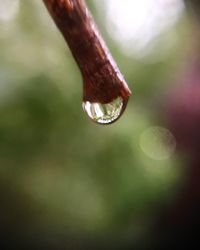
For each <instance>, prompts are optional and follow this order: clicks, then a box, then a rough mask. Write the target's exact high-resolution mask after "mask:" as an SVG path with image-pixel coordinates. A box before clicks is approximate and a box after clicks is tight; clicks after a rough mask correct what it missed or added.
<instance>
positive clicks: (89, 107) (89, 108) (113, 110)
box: [83, 97, 128, 124]
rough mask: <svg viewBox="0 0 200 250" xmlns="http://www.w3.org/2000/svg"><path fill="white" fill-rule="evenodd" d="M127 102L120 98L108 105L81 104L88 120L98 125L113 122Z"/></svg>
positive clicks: (87, 102)
mask: <svg viewBox="0 0 200 250" xmlns="http://www.w3.org/2000/svg"><path fill="white" fill-rule="evenodd" d="M127 101H128V99H127V100H123V99H122V98H121V97H118V98H116V99H115V100H113V101H112V102H110V103H105V104H102V103H97V102H94V103H92V102H89V101H86V102H83V109H84V111H85V112H86V113H87V115H88V116H89V118H90V119H92V120H93V121H94V122H96V123H99V124H110V123H113V122H115V121H116V120H117V119H118V118H119V117H120V116H121V115H122V113H123V111H124V110H125V108H126V104H127Z"/></svg>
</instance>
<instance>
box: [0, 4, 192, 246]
mask: <svg viewBox="0 0 200 250" xmlns="http://www.w3.org/2000/svg"><path fill="white" fill-rule="evenodd" d="M108 2H109V1H107V3H106V1H97V0H96V1H92V0H90V1H89V0H88V1H87V4H88V6H89V7H90V10H91V12H92V13H93V15H94V18H95V20H96V22H97V23H98V26H99V28H100V30H101V33H102V34H103V36H104V38H105V40H106V42H107V44H108V46H109V48H110V50H111V52H112V54H113V57H114V58H115V59H116V61H117V63H118V64H119V67H120V69H121V71H122V73H123V74H124V76H125V78H126V80H127V82H128V83H129V86H130V88H131V90H132V93H133V95H132V97H131V98H130V101H129V104H128V107H127V110H126V112H125V113H124V115H123V116H122V117H121V118H120V119H119V121H117V122H116V123H115V124H112V125H110V126H100V125H96V124H94V123H92V122H91V121H90V120H89V119H88V118H87V116H86V115H85V114H84V112H83V110H82V107H81V106H82V79H81V75H80V72H79V70H78V67H77V65H76V64H75V62H74V60H73V57H72V55H71V53H70V51H69V49H68V47H67V46H66V44H65V42H64V39H63V38H62V36H61V34H60V33H59V31H58V30H57V28H56V27H55V25H54V23H53V21H52V19H51V18H50V16H49V14H48V13H47V10H46V9H45V7H44V4H43V2H42V1H30V0H28V1H22V0H21V1H14V0H12V1H11V0H9V1H8V0H7V1H3V0H0V231H1V244H3V246H4V247H5V248H2V249H6V247H8V248H9V246H12V244H13V245H15V249H18V247H20V246H32V247H35V248H38V249H43V248H45V247H46V248H48V246H49V249H52V248H53V249H89V246H91V245H93V249H101V247H102V249H118V247H119V248H120V247H121V248H120V249H128V246H131V247H134V246H135V247H137V248H136V249H139V248H140V247H141V248H142V247H143V248H148V247H149V246H151V244H153V242H156V241H157V240H158V239H157V237H156V233H155V230H154V226H155V224H156V221H157V220H158V218H159V216H160V215H161V214H162V212H163V211H164V210H165V209H166V207H169V206H170V204H172V202H173V200H174V199H176V196H177V195H178V192H179V191H180V189H181V187H182V186H183V185H184V180H185V172H184V171H185V164H186V162H187V161H186V159H187V153H185V154H184V153H183V152H181V151H180V150H178V149H177V147H176V145H177V142H176V136H175V135H174V134H173V132H172V131H170V127H169V122H168V115H167V112H166V111H165V100H167V95H168V94H169V93H170V91H172V89H173V86H174V85H175V81H176V76H177V75H178V72H179V69H180V66H181V65H182V62H183V58H184V57H185V56H186V55H187V53H188V49H187V48H188V43H189V41H190V37H189V35H188V30H190V23H189V20H188V17H187V15H186V14H185V9H184V5H183V3H182V2H181V1H175V0H174V1H169V0H166V1H163V3H165V2H166V6H168V5H170V4H171V5H170V6H171V7H170V8H171V9H170V10H171V12H172V14H173V15H172V16H173V17H175V18H174V19H173V20H174V21H172V22H171V23H170V25H168V26H167V25H165V26H163V27H164V28H162V25H161V23H162V22H164V23H165V22H167V21H166V20H167V18H166V17H165V16H164V17H165V18H164V17H163V16H162V15H163V8H164V6H161V7H160V8H161V10H162V11H161V10H160V9H159V8H158V9H156V11H157V12H158V14H157V16H158V17H157V16H156V18H157V19H156V18H155V20H154V21H155V23H153V21H152V20H151V15H150V14H151V11H150V12H149V14H148V15H147V14H146V19H145V20H146V23H148V24H149V23H150V22H152V24H151V25H150V26H148V25H147V27H146V26H145V27H146V29H147V30H148V31H149V32H150V36H149V37H147V38H146V37H144V35H143V34H146V33H145V30H144V33H141V34H140V37H139V38H140V40H139V38H138V40H137V34H139V33H137V32H136V33H134V34H135V35H134V37H133V38H132V40H131V39H130V38H129V37H128V38H127V37H126V38H127V39H126V38H123V30H122V33H120V31H119V30H118V29H117V28H116V27H114V25H115V21H114V20H115V13H116V12H115V11H116V10H115V8H117V7H115V6H114V7H115V8H114V9H113V10H111V9H110V12H109V11H108V7H109V6H108ZM136 2H137V1H132V4H133V6H132V8H133V9H134V8H137V4H136ZM143 2H144V3H143V4H144V6H143V7H141V6H140V7H141V9H142V8H144V9H145V1H143ZM147 2H148V1H147ZM154 2H155V1H154ZM161 2H162V1H161ZM168 2H169V3H168ZM167 3H168V5H167ZM110 4H114V3H113V1H110ZM129 4H130V1H129ZM134 4H136V6H134ZM173 4H174V5H175V6H177V4H179V5H178V6H179V9H180V10H179V12H176V11H174V10H175V7H173V6H174V5H173ZM110 6H111V5H110ZM116 6H117V1H116ZM180 6H181V7H180ZM158 7H159V5H158ZM109 8H110V7H109ZM129 8H130V7H129ZM152 9H153V7H152ZM150 10H151V9H150ZM172 10H173V11H174V12H173V11H172ZM159 11H161V12H159ZM166 11H167V10H166ZM112 12H113V13H114V17H112V16H109V15H110V13H111V14H112ZM157 12H156V13H157ZM171 12H169V13H171ZM119 13H120V12H119ZM145 13H148V12H145ZM177 13H178V14H177ZM153 14H155V13H153ZM159 15H160V16H161V19H160V21H159ZM166 15H168V14H166ZM132 16H133V17H132V23H134V15H132ZM112 18H113V24H111V20H112ZM117 18H118V19H119V18H120V17H117ZM123 18H125V16H122V17H121V19H122V20H123ZM171 18H172V17H171ZM118 19H116V22H117V20H118ZM139 20H140V19H139ZM170 20H172V19H170ZM125 22H129V26H131V25H130V22H131V21H129V20H125ZM158 23H159V24H160V26H161V28H159V27H160V26H159V25H157V26H158V27H157V26H156V25H155V24H158ZM112 25H113V26H112ZM142 25H145V24H144V23H141V26H138V27H139V28H137V27H136V28H137V29H138V30H142V29H143V26H142ZM109 29H110V30H109ZM158 29H160V30H158ZM111 30H112V31H114V32H115V36H114V35H113V33H112V32H111ZM126 32H127V33H128V34H129V33H130V32H131V30H130V31H129V30H128V31H126ZM153 32H154V33H153ZM117 34H118V38H120V39H121V38H123V39H124V42H123V40H117V39H118V38H117ZM152 34H153V35H152ZM144 39H146V42H144V44H143V45H142V46H140V45H141V41H143V40H144ZM136 40H137V41H136ZM138 44H139V45H138ZM136 45H137V46H136ZM98 247H99V248H98ZM131 249H132V248H131Z"/></svg>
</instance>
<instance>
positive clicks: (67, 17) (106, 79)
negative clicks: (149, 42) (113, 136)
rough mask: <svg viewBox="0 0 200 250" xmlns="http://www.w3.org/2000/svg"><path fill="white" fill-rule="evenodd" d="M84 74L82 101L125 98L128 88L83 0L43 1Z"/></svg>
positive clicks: (106, 100) (101, 101) (129, 93)
mask: <svg viewBox="0 0 200 250" xmlns="http://www.w3.org/2000/svg"><path fill="white" fill-rule="evenodd" d="M43 2H44V3H45V5H46V7H47V8H48V10H49V12H50V14H51V16H52V18H53V20H54V21H55V23H56V25H57V27H58V28H59V30H60V31H61V33H62V34H63V36H64V38H65V40H66V42H67V43H68V45H69V48H70V49H71V52H72V54H73V56H74V58H75V60H76V62H77V64H78V66H79V68H80V70H81V73H82V76H83V83H84V88H83V100H84V101H90V102H100V103H109V102H111V101H112V100H114V99H116V98H117V97H119V96H120V97H122V98H123V100H126V99H128V97H129V96H130V95H131V91H130V90H129V88H128V85H127V84H126V82H125V80H124V78H123V76H122V74H121V73H120V71H119V69H118V67H117V65H116V63H115V61H114V60H113V58H112V56H111V54H110V52H109V51H108V49H107V46H106V44H105V42H104V41H103V39H102V37H101V36H100V34H99V32H98V30H97V27H96V25H95V23H94V20H93V18H92V16H91V14H90V12H89V10H88V8H87V6H86V3H85V1H84V0H43Z"/></svg>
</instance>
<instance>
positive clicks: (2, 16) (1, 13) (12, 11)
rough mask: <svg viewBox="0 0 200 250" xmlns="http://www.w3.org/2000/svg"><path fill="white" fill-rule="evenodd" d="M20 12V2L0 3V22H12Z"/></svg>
mask: <svg viewBox="0 0 200 250" xmlns="http://www.w3.org/2000/svg"><path fill="white" fill-rule="evenodd" d="M18 11H19V0H4V1H3V0H1V1H0V21H1V20H2V21H10V20H11V19H13V18H14V17H15V16H16V15H17V13H18Z"/></svg>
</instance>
